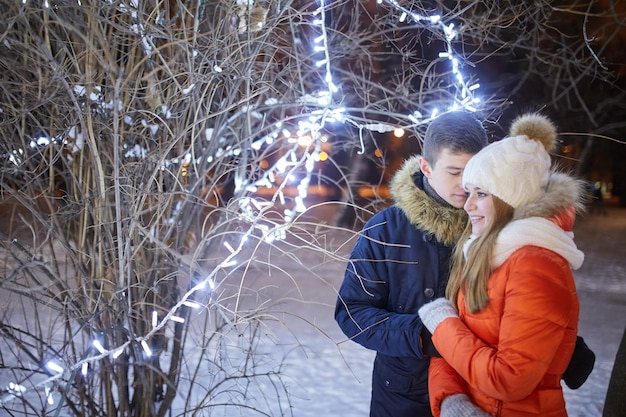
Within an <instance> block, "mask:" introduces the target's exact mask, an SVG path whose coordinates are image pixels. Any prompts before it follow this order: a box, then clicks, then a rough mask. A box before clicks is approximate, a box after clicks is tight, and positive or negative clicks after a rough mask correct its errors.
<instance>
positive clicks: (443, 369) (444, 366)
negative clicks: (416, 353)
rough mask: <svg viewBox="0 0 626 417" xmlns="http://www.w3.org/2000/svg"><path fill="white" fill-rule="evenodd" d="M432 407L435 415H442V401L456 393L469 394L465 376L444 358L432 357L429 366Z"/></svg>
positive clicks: (429, 390) (437, 416)
mask: <svg viewBox="0 0 626 417" xmlns="http://www.w3.org/2000/svg"><path fill="white" fill-rule="evenodd" d="M428 393H429V395H430V409H431V410H432V412H433V415H434V416H435V417H439V416H440V415H441V402H442V401H443V400H444V399H445V398H446V397H448V396H450V395H454V394H467V391H466V384H465V381H464V380H463V378H461V376H460V375H459V374H458V373H457V372H456V371H455V370H454V369H453V368H452V367H451V366H450V365H449V364H448V363H447V362H446V361H445V360H444V359H442V358H431V359H430V367H429V368H428Z"/></svg>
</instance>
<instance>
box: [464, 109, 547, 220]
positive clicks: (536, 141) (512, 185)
mask: <svg viewBox="0 0 626 417" xmlns="http://www.w3.org/2000/svg"><path fill="white" fill-rule="evenodd" d="M555 145H556V127H555V126H554V124H552V122H551V121H550V119H548V118H547V117H545V116H543V115H541V114H537V113H532V114H525V115H522V116H520V117H518V118H517V119H516V120H515V121H514V122H513V124H512V125H511V129H510V132H509V137H506V138H504V139H502V140H499V141H498V142H494V143H492V144H490V145H488V146H486V147H485V148H483V149H482V150H481V151H480V152H478V153H477V154H476V155H474V156H473V157H472V158H471V159H470V160H469V161H468V163H467V165H466V166H465V170H464V171H463V187H465V186H466V184H468V183H469V184H473V185H475V186H477V187H480V188H481V189H483V190H484V191H487V192H488V193H490V194H492V195H495V196H496V197H498V198H500V199H501V200H503V201H504V202H505V203H507V204H509V205H510V206H512V207H513V208H518V207H523V206H525V205H527V204H529V203H532V202H534V201H536V200H539V199H540V198H541V196H542V195H543V193H544V192H545V191H546V187H547V185H548V179H549V176H550V165H551V161H550V154H549V153H548V152H549V151H552V150H553V148H554V147H555Z"/></svg>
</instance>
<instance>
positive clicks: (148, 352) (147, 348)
mask: <svg viewBox="0 0 626 417" xmlns="http://www.w3.org/2000/svg"><path fill="white" fill-rule="evenodd" d="M141 347H142V348H143V350H144V352H145V353H146V355H147V356H152V350H151V349H150V346H148V342H146V341H145V340H142V341H141Z"/></svg>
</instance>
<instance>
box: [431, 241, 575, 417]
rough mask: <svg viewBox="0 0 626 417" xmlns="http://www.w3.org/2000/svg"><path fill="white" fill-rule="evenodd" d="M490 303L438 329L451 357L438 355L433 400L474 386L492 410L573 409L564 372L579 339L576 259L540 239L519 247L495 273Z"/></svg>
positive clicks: (506, 415)
mask: <svg viewBox="0 0 626 417" xmlns="http://www.w3.org/2000/svg"><path fill="white" fill-rule="evenodd" d="M487 292H488V295H489V299H490V301H489V304H488V305H487V307H485V308H484V309H483V310H481V311H479V312H477V313H474V314H473V313H470V312H469V311H468V309H467V307H466V304H465V298H464V297H463V294H462V293H461V294H459V297H458V309H459V316H460V319H458V318H448V319H446V320H444V321H443V322H442V323H441V324H440V325H439V326H438V327H437V328H436V330H435V332H434V334H433V342H434V344H435V346H436V347H437V350H438V351H439V353H441V355H442V356H443V358H444V359H445V360H444V359H441V358H433V359H431V365H430V369H429V392H430V396H431V407H432V410H433V413H434V415H435V416H436V417H438V416H439V415H440V412H441V409H440V406H441V401H442V400H443V399H444V398H445V397H447V396H448V395H451V394H455V393H466V394H467V395H468V396H469V397H470V398H471V399H472V401H473V402H474V403H475V404H476V405H478V406H479V407H480V408H482V409H483V410H486V411H487V412H489V413H490V414H491V415H492V416H498V417H499V416H502V417H522V416H523V417H530V416H541V417H557V416H558V417H563V416H567V413H566V410H565V402H564V399H563V392H562V389H561V383H560V381H561V376H562V374H563V372H564V371H565V369H566V368H567V365H568V363H569V360H570V358H571V356H572V352H573V351H574V345H575V343H576V334H577V331H578V329H577V327H578V326H577V323H578V311H579V304H578V297H577V295H576V286H575V283H574V278H573V275H572V272H571V269H570V265H569V264H568V261H567V260H566V259H565V258H563V257H561V256H560V255H558V254H557V253H555V252H553V251H551V250H548V249H544V248H541V247H538V246H523V247H521V248H519V249H517V250H516V251H514V252H513V253H512V254H511V255H510V256H509V257H508V258H507V259H506V260H505V261H504V263H503V264H502V265H500V266H499V267H498V268H497V269H496V270H495V271H494V273H493V274H492V276H491V277H490V278H489V280H488V284H487Z"/></svg>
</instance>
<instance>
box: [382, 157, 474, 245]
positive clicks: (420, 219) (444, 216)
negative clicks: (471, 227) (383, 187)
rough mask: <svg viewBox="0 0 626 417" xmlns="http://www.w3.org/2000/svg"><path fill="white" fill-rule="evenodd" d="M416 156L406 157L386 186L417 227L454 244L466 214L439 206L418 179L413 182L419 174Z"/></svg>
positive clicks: (465, 219) (442, 240) (399, 206)
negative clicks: (388, 185)
mask: <svg viewBox="0 0 626 417" xmlns="http://www.w3.org/2000/svg"><path fill="white" fill-rule="evenodd" d="M419 158H420V156H414V157H412V158H410V159H408V160H406V161H405V162H404V164H403V166H402V168H400V169H399V170H398V172H396V174H395V175H394V176H393V179H392V180H391V186H390V189H391V195H392V196H393V199H394V202H395V204H396V206H397V207H398V208H400V210H402V211H403V212H404V214H405V215H406V217H407V218H408V219H409V221H410V222H411V223H412V224H413V225H415V226H416V227H417V228H419V229H421V230H424V231H426V232H427V233H430V234H432V235H434V237H435V238H436V239H437V240H438V241H440V242H442V243H444V244H445V245H453V244H456V242H457V241H458V240H459V239H460V238H461V234H462V233H463V229H464V228H465V225H466V224H467V214H466V213H465V211H464V210H463V209H457V208H454V207H444V206H442V205H441V204H439V203H438V202H437V201H435V200H433V199H432V198H431V197H429V196H428V195H427V194H426V192H425V191H424V190H423V189H422V185H421V182H420V181H417V183H418V184H416V181H415V180H414V177H415V176H416V175H417V176H418V177H419V178H422V177H423V174H422V173H421V171H420V167H419Z"/></svg>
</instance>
